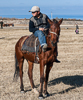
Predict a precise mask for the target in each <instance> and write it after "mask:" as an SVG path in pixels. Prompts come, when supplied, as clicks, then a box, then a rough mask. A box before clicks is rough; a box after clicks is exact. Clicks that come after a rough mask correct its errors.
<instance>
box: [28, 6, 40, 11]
mask: <svg viewBox="0 0 83 100" xmlns="http://www.w3.org/2000/svg"><path fill="white" fill-rule="evenodd" d="M36 11H40V8H39V7H38V6H33V7H32V8H31V10H30V11H29V12H36Z"/></svg>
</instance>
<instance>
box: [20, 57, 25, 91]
mask: <svg viewBox="0 0 83 100" xmlns="http://www.w3.org/2000/svg"><path fill="white" fill-rule="evenodd" d="M23 62H24V59H21V60H20V61H19V72H20V82H21V84H20V89H21V92H24V86H23Z"/></svg>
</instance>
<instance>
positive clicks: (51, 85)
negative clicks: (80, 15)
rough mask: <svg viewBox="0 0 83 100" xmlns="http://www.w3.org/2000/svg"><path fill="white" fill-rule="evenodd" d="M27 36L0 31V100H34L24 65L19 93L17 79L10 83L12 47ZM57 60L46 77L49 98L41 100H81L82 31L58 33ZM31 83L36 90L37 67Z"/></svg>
mask: <svg viewBox="0 0 83 100" xmlns="http://www.w3.org/2000/svg"><path fill="white" fill-rule="evenodd" d="M29 34H31V33H30V32H29V31H28V30H27V29H23V30H22V29H20V30H19V29H2V30H0V100H23V99H24V100H38V95H37V94H34V92H33V91H32V90H31V86H30V82H29V78H28V75H27V71H28V64H27V61H26V60H25V61H24V68H23V72H24V76H23V80H24V89H25V93H23V94H22V93H20V88H19V87H20V79H18V81H17V82H13V75H14V70H15V69H14V65H15V61H14V53H15V44H16V42H17V41H18V39H19V38H20V37H21V36H24V35H29ZM58 59H59V60H60V61H61V63H54V65H53V68H52V70H51V72H50V75H49V82H48V92H49V94H50V96H49V97H47V98H45V100H82V99H83V29H82V28H81V29H80V32H79V34H75V29H72V28H71V29H63V28H62V29H61V33H60V39H59V43H58ZM33 76H34V77H33V79H34V82H35V85H36V87H37V90H39V83H40V82H39V81H40V72H39V65H38V64H35V65H34V71H33Z"/></svg>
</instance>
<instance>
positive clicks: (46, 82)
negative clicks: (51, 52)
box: [43, 63, 53, 97]
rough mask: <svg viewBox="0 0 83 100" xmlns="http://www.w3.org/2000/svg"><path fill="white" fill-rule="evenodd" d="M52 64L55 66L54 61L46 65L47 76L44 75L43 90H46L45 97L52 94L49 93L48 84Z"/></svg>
mask: <svg viewBox="0 0 83 100" xmlns="http://www.w3.org/2000/svg"><path fill="white" fill-rule="evenodd" d="M52 66H53V63H48V64H47V65H46V72H45V77H44V87H43V92H44V96H45V97H47V96H50V95H49V93H48V92H47V84H48V78H49V73H50V70H51V68H52Z"/></svg>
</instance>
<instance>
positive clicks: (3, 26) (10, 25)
mask: <svg viewBox="0 0 83 100" xmlns="http://www.w3.org/2000/svg"><path fill="white" fill-rule="evenodd" d="M5 26H6V27H7V26H14V24H12V23H11V24H3V27H5Z"/></svg>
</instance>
